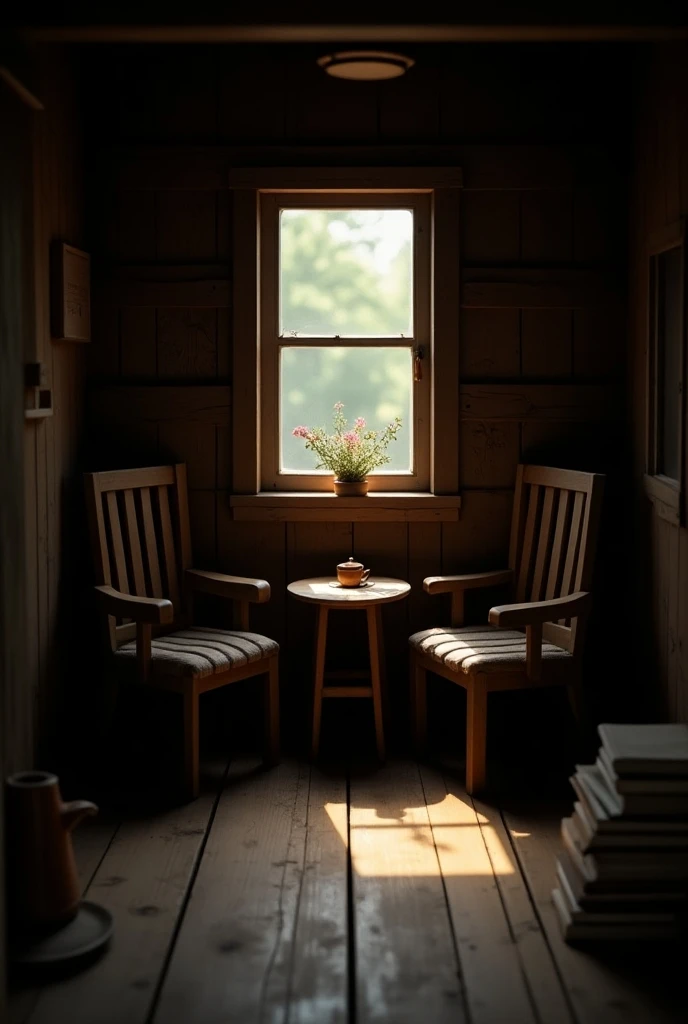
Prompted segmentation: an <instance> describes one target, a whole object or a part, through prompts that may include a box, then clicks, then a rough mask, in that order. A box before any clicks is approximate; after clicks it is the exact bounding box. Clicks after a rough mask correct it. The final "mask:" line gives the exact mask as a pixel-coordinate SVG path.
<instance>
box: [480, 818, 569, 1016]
mask: <svg viewBox="0 0 688 1024" xmlns="http://www.w3.org/2000/svg"><path fill="white" fill-rule="evenodd" d="M472 802H473V806H474V807H475V810H476V812H477V814H478V818H479V820H480V821H481V822H483V821H485V822H488V823H489V824H488V825H487V826H484V825H482V824H481V831H482V834H483V839H484V840H485V846H486V848H487V851H488V854H489V856H490V860H491V861H492V864H493V866H494V869H495V879H496V882H497V888H498V889H499V895H500V897H501V900H502V903H503V905H504V910H505V913H506V915H507V918H508V920H509V930H510V932H511V937H512V939H513V941H514V943H515V944H516V948H517V949H518V956H519V960H520V962H521V969H522V971H523V973H524V977H525V980H526V984H527V985H528V990H529V992H530V996H531V999H532V1001H533V1005H534V1006H535V1009H536V1013H537V1019H538V1020H539V1021H540V1022H541V1024H574V1022H575V1017H574V1014H573V1009H572V1006H571V1003H570V1001H569V999H568V996H567V993H566V990H565V988H564V986H563V984H562V980H561V977H560V974H559V969H558V967H557V964H556V962H555V960H554V958H553V956H552V952H551V950H550V947H549V944H548V942H547V939H546V937H545V935H544V934H543V932H542V930H541V928H540V923H539V920H538V916H537V912H536V910H535V907H534V905H533V902H532V900H531V897H530V892H529V890H528V887H527V885H526V882H525V879H524V877H523V875H522V873H521V866H520V863H519V860H518V858H517V857H516V853H515V851H514V848H513V845H512V839H511V835H510V833H509V831H508V830H507V828H506V826H505V824H504V821H503V818H502V815H501V812H500V810H499V808H498V807H495V806H491V805H489V804H487V803H483V802H482V801H480V800H477V799H475V798H473V800H472ZM556 820H557V821H558V818H557V819H556ZM499 865H504V867H501V868H500V867H499ZM506 865H508V869H507V868H506Z"/></svg>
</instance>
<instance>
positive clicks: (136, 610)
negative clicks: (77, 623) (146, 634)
mask: <svg viewBox="0 0 688 1024" xmlns="http://www.w3.org/2000/svg"><path fill="white" fill-rule="evenodd" d="M95 591H96V597H97V599H98V601H99V602H100V604H101V606H102V607H103V608H104V609H105V611H106V612H107V613H108V615H115V616H116V617H117V618H118V619H134V621H135V622H148V623H152V624H153V625H158V626H160V625H163V624H164V623H168V622H172V620H173V618H174V608H173V606H172V602H171V601H168V600H167V598H165V597H135V596H134V595H133V594H123V593H122V592H121V591H120V590H115V588H114V587H109V586H102V587H96V588H95Z"/></svg>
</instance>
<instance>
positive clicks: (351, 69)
mask: <svg viewBox="0 0 688 1024" xmlns="http://www.w3.org/2000/svg"><path fill="white" fill-rule="evenodd" d="M318 64H319V65H320V67H321V68H322V69H323V70H324V71H326V72H327V74H328V75H332V76H333V78H349V79H352V80H353V81H358V82H379V81H382V79H384V78H400V77H401V75H403V74H405V73H406V72H407V71H408V69H409V68H411V67H413V65H414V64H415V61H413V60H411V58H410V57H404V55H403V54H401V53H387V52H386V51H385V50H346V51H342V52H340V53H330V54H328V55H327V56H326V57H319V58H318Z"/></svg>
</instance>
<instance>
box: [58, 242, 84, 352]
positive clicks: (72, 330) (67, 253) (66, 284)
mask: <svg viewBox="0 0 688 1024" xmlns="http://www.w3.org/2000/svg"><path fill="white" fill-rule="evenodd" d="M51 264H52V266H51V276H52V280H51V300H52V301H51V309H52V336H53V340H54V341H90V340H91V257H90V256H89V254H88V253H87V252H83V251H82V250H81V249H75V248H74V246H73V245H67V244H66V243H65V242H55V243H54V245H53V248H52V253H51Z"/></svg>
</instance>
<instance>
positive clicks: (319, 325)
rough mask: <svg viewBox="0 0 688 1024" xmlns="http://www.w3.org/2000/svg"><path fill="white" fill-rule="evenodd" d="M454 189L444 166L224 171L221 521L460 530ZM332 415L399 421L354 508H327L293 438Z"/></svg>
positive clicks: (456, 176) (325, 489)
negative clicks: (426, 525) (228, 330)
mask: <svg viewBox="0 0 688 1024" xmlns="http://www.w3.org/2000/svg"><path fill="white" fill-rule="evenodd" d="M357 152H358V153H359V156H362V155H364V153H365V150H363V149H361V150H359V151H357ZM373 154H375V155H376V156H379V151H371V156H372V155H373ZM334 155H335V154H334V152H333V153H332V156H333V157H334ZM342 155H344V154H342ZM346 155H347V156H349V155H350V154H349V153H348V152H347V154H346ZM460 186H461V172H460V170H459V169H458V168H456V167H441V168H438V167H379V166H371V165H365V166H356V167H342V166H328V167H294V166H285V167H247V168H240V167H237V168H233V169H232V171H231V172H230V187H231V189H232V190H233V197H234V198H233V216H232V225H233V253H234V256H233V313H232V323H233V328H232V336H233V349H232V353H233V354H232V367H233V378H232V421H233V436H232V485H233V494H232V497H231V499H230V502H231V508H232V510H233V511H232V515H233V517H234V518H236V519H249V518H250V519H261V518H262V519H264V520H266V521H309V522H310V521H313V520H318V519H323V520H327V519H329V518H331V517H334V518H335V519H336V518H339V519H340V520H341V519H343V518H345V517H346V518H348V519H366V520H371V519H375V520H377V521H407V520H414V521H416V522H420V521H423V520H425V521H433V522H438V521H455V520H456V519H457V518H458V512H459V507H460V498H459V496H458V493H457V492H458V485H459V407H460V403H459V346H458V341H459V339H458V333H459V311H460V290H459V188H460ZM335 402H342V403H343V404H344V414H345V416H346V417H347V419H348V420H349V421H350V422H351V421H354V420H355V419H356V418H358V417H363V418H364V419H365V420H366V423H367V424H368V425H370V427H371V428H378V427H380V426H383V425H386V424H387V423H389V422H390V421H391V420H392V419H394V418H395V417H396V416H401V418H402V421H403V429H402V431H400V433H399V435H398V438H397V440H396V441H394V442H392V444H391V446H390V448H389V454H390V455H391V456H392V461H391V462H390V463H389V464H388V465H386V466H384V467H382V468H381V470H380V471H378V472H376V473H374V474H372V475H371V476H370V477H369V480H370V491H369V497H368V499H365V498H355V499H354V498H352V499H337V500H334V495H333V488H332V477H331V474H329V473H327V472H325V471H319V470H317V467H316V464H315V457H314V455H313V453H311V452H309V451H307V450H306V449H305V446H303V444H302V442H300V441H298V440H297V439H296V438H294V437H293V436H292V431H293V429H294V428H295V427H297V426H302V425H306V426H327V427H329V426H330V425H331V417H332V412H333V406H334V404H335Z"/></svg>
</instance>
